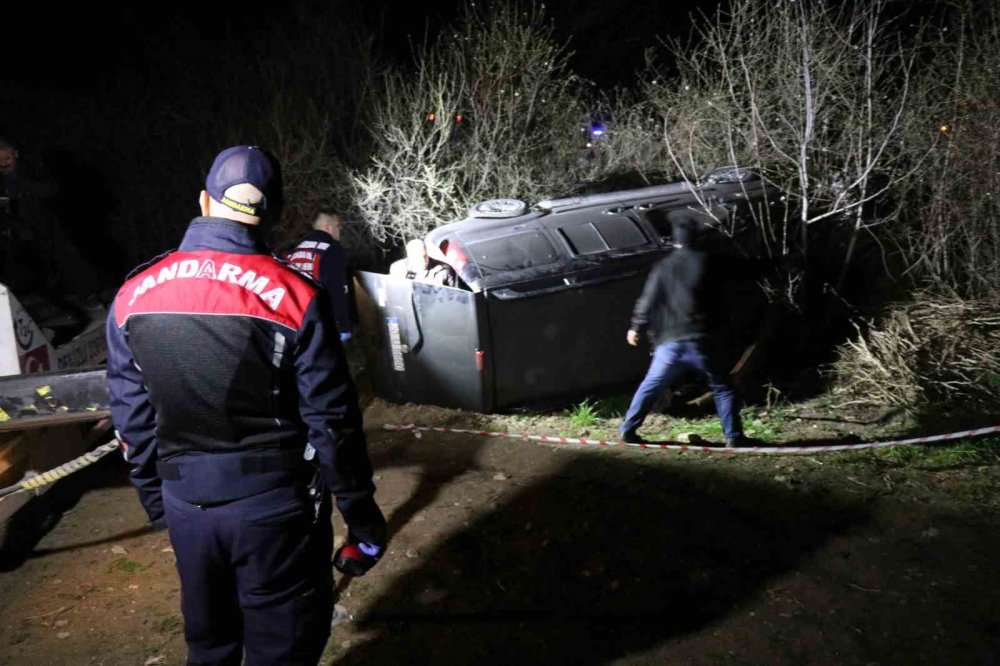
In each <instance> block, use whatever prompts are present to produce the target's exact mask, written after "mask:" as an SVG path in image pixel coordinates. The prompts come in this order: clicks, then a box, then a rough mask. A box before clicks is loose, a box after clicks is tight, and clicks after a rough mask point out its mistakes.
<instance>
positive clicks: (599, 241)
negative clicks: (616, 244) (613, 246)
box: [559, 222, 608, 254]
mask: <svg viewBox="0 0 1000 666" xmlns="http://www.w3.org/2000/svg"><path fill="white" fill-rule="evenodd" d="M559 233H561V234H562V236H563V238H565V239H566V242H567V243H569V246H570V248H572V250H573V253H574V254H593V253H594V252H604V251H605V250H607V249H608V246H607V244H606V243H605V242H604V239H603V238H601V235H600V234H598V233H597V229H595V228H594V225H593V224H591V223H589V222H588V223H587V224H577V225H575V226H572V227H561V228H560V229H559Z"/></svg>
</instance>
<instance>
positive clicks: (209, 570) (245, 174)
mask: <svg viewBox="0 0 1000 666" xmlns="http://www.w3.org/2000/svg"><path fill="white" fill-rule="evenodd" d="M280 202H281V184H280V176H279V171H278V167H277V163H276V162H275V161H274V160H273V158H271V157H270V156H269V155H268V154H267V153H265V152H264V151H262V150H261V149H259V148H257V147H256V146H235V147H232V148H228V149H226V150H224V151H222V152H221V153H220V154H219V155H218V156H217V157H216V158H215V161H214V163H213V164H212V167H211V170H210V171H209V174H208V178H207V181H206V183H205V190H204V191H202V192H201V195H200V197H199V205H200V207H201V212H202V217H197V218H195V219H194V221H192V222H191V224H190V226H189V227H188V229H187V232H186V233H185V235H184V239H183V240H182V241H181V245H180V248H179V249H178V250H176V251H174V252H170V253H167V254H165V255H163V256H161V257H159V258H157V259H155V260H154V261H153V262H152V263H150V264H147V265H146V266H144V267H142V268H140V269H138V270H137V271H136V272H135V273H133V275H132V276H131V277H130V278H129V279H128V280H127V281H126V282H125V284H124V286H122V288H121V289H120V290H119V292H118V295H117V297H116V298H115V301H114V304H113V307H112V310H111V313H110V315H109V318H108V325H107V337H108V384H109V388H110V392H111V404H112V416H113V418H114V422H115V425H116V427H117V429H118V434H119V437H120V439H121V441H122V443H123V444H124V445H125V451H126V454H125V456H126V459H127V460H128V461H129V462H130V463H131V464H132V466H133V470H132V473H131V477H132V481H133V483H134V484H135V486H136V487H137V488H138V491H139V498H140V500H141V501H142V504H143V506H144V507H145V509H146V512H147V513H148V514H149V518H150V520H151V521H152V524H153V525H154V526H155V527H164V526H165V527H167V528H168V529H169V531H170V540H171V543H172V544H173V548H174V552H175V554H176V558H177V570H178V573H179V574H180V579H181V591H182V610H183V613H184V636H185V638H186V640H187V644H188V663H189V664H240V663H242V661H243V656H244V655H243V653H244V649H245V650H246V663H247V664H315V663H316V662H317V661H318V660H319V657H320V654H321V653H322V650H323V647H324V645H325V643H326V640H327V638H328V636H329V632H330V620H331V614H332V607H333V599H332V594H333V580H332V572H331V568H330V552H331V549H332V540H333V537H332V529H331V521H330V510H331V502H330V493H332V495H333V497H335V498H336V502H337V507H338V509H339V510H340V512H341V513H342V514H343V516H344V519H345V521H346V523H347V525H348V535H347V544H346V545H345V546H344V548H343V549H342V550H341V551H340V552H338V554H337V555H338V556H337V558H336V559H337V560H338V561H339V563H340V566H341V567H342V568H343V569H344V570H347V571H349V572H350V573H351V574H353V575H360V574H363V573H364V572H365V571H367V570H368V569H369V568H370V567H371V566H373V565H374V564H375V562H377V561H378V558H379V556H380V555H381V552H382V549H383V547H384V545H385V539H386V534H385V519H384V518H383V516H382V513H381V512H380V511H379V508H378V506H377V505H376V503H375V500H374V492H375V488H374V485H373V483H372V468H371V463H370V461H369V458H368V452H367V448H366V443H365V436H364V433H363V431H362V422H361V413H360V410H359V408H358V404H357V396H356V393H355V389H354V385H353V383H352V381H351V378H350V375H349V374H348V371H347V364H346V363H345V361H344V356H343V350H342V348H341V345H340V339H339V335H338V332H337V325H336V323H335V321H334V316H333V313H332V312H331V308H330V299H329V298H327V297H325V295H323V294H322V292H321V290H320V289H319V287H318V285H316V284H315V283H314V282H312V281H311V280H309V279H308V278H306V277H303V276H302V275H300V274H299V273H298V272H297V271H295V270H294V269H293V268H291V267H289V266H287V265H285V264H283V263H281V262H279V261H277V260H275V259H273V258H272V257H271V256H270V254H269V253H268V251H267V249H266V248H265V246H264V244H263V242H262V240H261V233H260V232H259V229H260V225H261V223H262V221H268V220H269V218H276V216H277V214H278V212H279V207H280Z"/></svg>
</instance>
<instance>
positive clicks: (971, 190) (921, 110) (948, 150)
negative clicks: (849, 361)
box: [900, 3, 1000, 299]
mask: <svg viewBox="0 0 1000 666" xmlns="http://www.w3.org/2000/svg"><path fill="white" fill-rule="evenodd" d="M998 7H1000V6H998V5H997V3H993V9H992V11H988V12H982V11H979V12H976V11H973V7H972V6H968V7H965V6H963V10H962V11H959V12H957V15H958V16H961V17H963V20H962V22H961V23H960V24H959V25H957V26H954V27H953V29H951V30H945V31H942V32H941V33H940V34H939V39H938V40H937V42H936V43H935V44H934V56H935V57H934V59H933V60H932V61H931V62H930V64H929V65H928V66H927V67H926V68H925V70H924V72H923V74H922V77H921V79H920V83H919V86H918V90H919V91H920V93H921V96H922V103H921V104H920V105H918V107H917V112H918V113H917V117H916V121H915V122H914V123H912V126H913V127H914V128H915V133H916V132H919V133H921V134H924V135H926V134H930V133H933V134H935V135H937V136H939V137H940V141H939V142H938V145H937V147H936V149H935V150H934V151H933V152H932V153H931V155H930V158H929V159H928V160H927V163H926V164H925V165H924V167H923V169H922V176H923V177H922V178H921V180H920V181H919V182H918V183H914V184H913V186H912V187H910V188H909V189H908V190H907V192H906V196H907V197H908V199H910V200H911V201H915V202H918V203H919V205H918V206H915V207H914V209H913V210H911V211H909V214H908V215H907V219H906V221H907V225H906V226H905V227H904V229H903V230H902V232H903V233H901V234H900V239H901V243H902V245H903V247H904V248H905V250H906V252H907V256H908V257H909V258H910V263H911V268H910V273H911V275H912V277H913V278H914V280H915V281H916V282H918V283H920V284H923V285H925V286H926V287H927V288H928V289H930V290H931V291H933V292H936V293H938V294H941V295H944V296H946V297H960V298H970V299H977V298H986V297H990V296H991V295H995V294H996V292H997V290H998V289H1000V224H998V223H997V220H998V219H1000V102H998V97H1000V85H998V83H997V82H998V81H1000V16H998V13H997V8H998ZM964 17H968V19H969V20H965V19H964ZM916 140H917V141H919V140H920V139H919V137H918V138H916Z"/></svg>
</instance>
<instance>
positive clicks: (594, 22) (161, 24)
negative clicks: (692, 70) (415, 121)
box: [3, 0, 717, 111]
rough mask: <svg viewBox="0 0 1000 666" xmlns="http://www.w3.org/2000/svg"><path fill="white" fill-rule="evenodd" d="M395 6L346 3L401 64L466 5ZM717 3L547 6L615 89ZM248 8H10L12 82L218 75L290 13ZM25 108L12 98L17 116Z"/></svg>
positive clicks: (87, 86) (90, 83) (90, 87)
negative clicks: (223, 61)
mask: <svg viewBox="0 0 1000 666" xmlns="http://www.w3.org/2000/svg"><path fill="white" fill-rule="evenodd" d="M310 2H313V0H299V3H298V4H299V5H302V4H307V5H308V4H309V3H310ZM11 4H13V3H11ZM396 4H397V3H389V2H387V1H385V0H379V1H375V0H373V1H371V2H365V3H357V4H354V3H339V6H341V7H343V8H344V9H343V10H342V11H343V12H344V13H345V14H350V13H357V14H359V15H360V17H361V20H362V21H363V22H364V23H365V24H366V25H367V27H368V29H369V30H370V31H371V32H372V33H373V34H375V35H376V40H377V43H378V44H379V45H380V50H381V52H382V53H383V55H385V56H387V57H389V58H392V59H397V60H404V59H406V57H407V56H408V54H409V53H410V51H411V49H410V43H411V41H419V40H420V39H421V37H422V35H423V33H424V32H425V29H426V30H429V31H430V33H431V34H435V33H436V31H437V30H438V29H439V28H440V27H441V25H442V24H446V23H447V22H449V21H451V20H453V19H454V18H455V17H456V16H457V15H458V14H459V8H460V7H462V3H461V2H458V1H456V0H451V1H447V2H445V1H442V0H427V1H425V2H420V3H402V5H403V7H402V8H400V7H396V6H395V5H396ZM716 4H717V0H702V1H701V2H699V1H698V0H675V1H674V2H670V3H665V2H661V1H659V0H608V1H606V2H595V1H594V0H562V1H556V2H551V3H547V4H546V14H547V16H549V17H550V18H551V19H552V20H553V21H554V23H555V26H556V29H557V34H558V35H559V36H560V37H561V38H565V39H566V40H567V41H568V43H569V48H570V49H571V50H572V51H574V52H575V54H576V55H575V56H574V58H573V61H572V64H573V66H574V67H575V69H576V70H577V71H578V73H580V74H581V75H583V76H584V77H585V78H588V79H591V80H593V81H595V82H596V83H597V84H598V85H600V86H605V87H609V86H613V85H615V84H621V83H628V82H629V80H630V79H631V74H632V73H633V72H634V71H635V69H637V68H638V67H640V66H641V65H642V63H643V51H644V49H646V48H648V47H651V46H655V45H656V44H657V36H658V35H663V34H667V35H671V36H684V35H686V34H688V33H689V31H690V22H689V20H688V18H687V17H688V14H689V13H690V12H691V11H693V10H697V9H698V8H699V7H701V8H702V9H703V10H704V11H713V8H714V7H715V6H716ZM245 6H247V5H241V4H239V3H232V2H203V3H192V2H173V3H162V4H158V5H157V6H156V9H157V10H159V11H160V12H161V13H156V14H153V13H150V10H149V9H147V8H137V7H135V6H133V7H131V8H129V7H126V8H123V9H121V10H119V9H117V8H116V9H114V10H108V11H105V10H103V9H95V7H97V6H96V5H93V4H74V5H70V6H68V7H64V8H63V7H60V8H59V9H58V10H57V11H56V10H53V9H52V7H51V6H50V5H45V4H43V3H17V6H15V7H12V8H8V7H5V9H4V15H5V16H4V27H5V32H6V33H7V36H6V37H5V40H9V41H8V43H7V48H6V49H5V50H6V52H7V57H6V58H5V60H6V66H5V67H4V75H3V78H4V82H5V83H6V84H12V83H13V84H17V85H18V86H19V87H24V86H27V87H30V88H33V89H46V88H47V89H59V90H65V91H67V92H71V93H74V94H82V95H87V94H93V93H95V92H96V91H97V90H98V89H99V88H100V86H101V85H106V84H107V82H109V81H114V80H121V79H122V78H123V77H128V76H129V75H136V76H138V77H148V76H163V75H164V71H165V69H166V68H167V67H169V66H173V67H174V68H176V69H188V68H192V67H194V68H198V69H200V70H203V71H204V74H205V76H211V61H212V58H213V55H214V54H216V53H218V51H219V50H220V49H222V48H226V47H224V46H222V44H223V42H225V39H224V38H225V37H227V36H233V37H236V38H238V39H239V40H241V41H243V42H244V43H245V44H252V43H253V42H254V41H255V40H257V39H259V38H260V37H261V36H263V35H265V34H266V33H267V32H268V31H269V30H272V29H273V28H274V26H276V25H280V24H281V23H282V22H283V21H286V20H287V19H288V16H289V15H290V13H291V10H290V7H291V3H289V2H277V3H271V4H270V5H268V8H267V9H266V10H264V13H263V14H261V13H259V12H257V13H253V14H247V13H245V12H243V11H241V10H240V7H245ZM230 48H235V47H230ZM16 103H17V102H16V99H10V98H9V97H7V96H5V99H4V106H5V107H8V109H7V110H8V111H9V106H10V105H16Z"/></svg>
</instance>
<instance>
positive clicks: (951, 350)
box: [833, 294, 1000, 410]
mask: <svg viewBox="0 0 1000 666" xmlns="http://www.w3.org/2000/svg"><path fill="white" fill-rule="evenodd" d="M915 301H916V302H914V303H912V304H908V305H903V306H899V307H897V308H895V309H893V310H892V311H891V312H890V313H889V314H888V316H887V317H885V318H884V320H883V321H881V322H880V323H879V324H878V325H877V326H873V327H872V328H871V329H870V330H868V331H867V332H866V333H865V334H864V335H860V336H859V338H858V340H857V341H856V342H853V341H852V342H847V343H846V344H845V345H844V346H842V347H841V348H840V350H839V358H838V360H837V361H836V363H835V364H834V366H833V370H834V373H835V374H836V376H837V378H838V382H837V387H836V389H835V390H836V391H837V392H839V393H842V394H845V395H847V396H849V397H850V398H852V399H855V400H858V401H864V402H871V403H876V404H885V405H896V406H900V407H904V408H918V409H919V408H921V407H926V406H934V407H935V408H941V407H947V406H964V407H969V408H975V407H976V406H984V407H987V408H989V409H991V410H995V409H996V406H997V401H998V399H1000V296H996V295H995V296H993V297H992V298H986V299H980V300H976V301H972V300H960V299H955V298H941V297H935V296H933V295H931V294H920V295H919V296H918V297H917V298H916V299H915Z"/></svg>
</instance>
